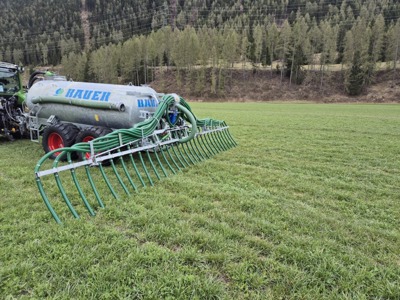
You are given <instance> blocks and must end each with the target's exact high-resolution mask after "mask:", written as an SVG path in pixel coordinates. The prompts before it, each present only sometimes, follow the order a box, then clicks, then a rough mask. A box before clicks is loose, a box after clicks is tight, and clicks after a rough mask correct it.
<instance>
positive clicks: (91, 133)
mask: <svg viewBox="0 0 400 300" xmlns="http://www.w3.org/2000/svg"><path fill="white" fill-rule="evenodd" d="M111 132H112V130H111V129H109V128H104V127H87V128H84V129H82V130H81V131H80V132H79V134H78V135H77V136H76V139H75V143H82V142H84V143H87V142H90V141H91V140H94V139H95V138H98V137H101V136H105V135H107V134H109V133H111ZM78 158H79V159H80V160H83V159H89V158H90V153H89V152H86V153H82V152H78ZM103 164H104V165H107V163H106V162H104V163H103Z"/></svg>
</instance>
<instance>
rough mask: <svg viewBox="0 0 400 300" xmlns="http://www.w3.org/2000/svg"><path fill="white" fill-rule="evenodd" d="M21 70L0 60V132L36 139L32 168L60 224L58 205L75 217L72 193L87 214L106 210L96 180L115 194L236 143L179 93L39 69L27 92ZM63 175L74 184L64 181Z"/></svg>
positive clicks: (225, 129)
mask: <svg viewBox="0 0 400 300" xmlns="http://www.w3.org/2000/svg"><path fill="white" fill-rule="evenodd" d="M22 71H23V69H22V68H20V67H18V66H16V65H11V64H6V63H0V118H1V124H0V130H1V134H2V135H4V136H6V137H8V138H9V139H10V140H12V139H14V138H15V136H29V137H30V139H31V140H32V141H36V142H39V141H40V140H41V144H42V147H43V149H44V152H45V155H44V156H43V157H42V158H41V159H40V160H39V161H38V163H37V164H36V166H35V170H34V173H35V178H36V183H37V186H38V189H39V192H40V194H41V196H42V198H43V201H44V203H45V205H46V207H47V208H48V210H49V211H50V213H51V215H52V216H53V218H54V220H55V221H56V222H57V223H61V219H60V216H59V214H58V213H57V210H61V211H62V210H63V209H62V207H60V203H64V204H66V208H67V211H68V212H69V213H71V214H72V215H73V216H74V217H75V218H79V216H80V214H79V211H80V209H76V206H77V205H78V202H79V201H78V202H77V200H76V199H80V200H81V201H82V203H83V207H84V208H85V210H87V212H88V213H89V215H92V216H94V215H95V210H96V207H101V208H104V207H105V204H104V200H103V197H102V196H101V192H99V188H98V186H99V185H102V186H105V187H106V190H107V191H108V193H109V194H110V196H111V197H113V198H116V199H119V198H120V196H119V194H118V191H117V188H116V186H117V187H119V188H120V189H122V191H123V192H124V193H125V194H127V195H129V194H130V191H131V190H133V191H137V190H138V188H139V187H145V186H146V185H151V186H152V185H153V184H154V180H155V179H158V180H160V179H161V178H162V177H168V176H169V175H170V174H175V173H177V172H179V171H181V170H182V169H183V168H185V167H187V166H189V165H193V164H196V163H198V162H201V161H203V160H204V159H207V158H210V157H212V156H214V155H216V154H217V153H219V152H221V151H224V150H228V149H230V148H232V147H234V146H235V145H236V142H235V141H234V139H233V138H232V136H231V135H230V133H229V130H228V126H227V125H226V123H225V122H223V121H219V120H214V119H209V118H207V119H198V118H196V116H195V115H194V113H193V112H192V110H191V108H190V106H189V105H188V103H187V102H186V101H185V100H184V99H183V98H182V97H180V96H178V95H176V94H160V93H157V92H156V91H155V90H154V89H152V88H150V87H147V86H134V85H131V84H130V85H114V84H101V83H86V82H74V81H68V80H66V78H65V77H63V76H57V75H54V74H53V73H50V72H40V71H39V72H34V73H33V74H32V75H31V77H30V79H29V83H28V86H27V91H24V90H23V87H22V84H21V78H20V74H21V72H22ZM61 174H64V175H65V174H67V175H68V176H64V175H63V176H62V175H61ZM49 178H54V180H55V184H54V181H51V183H50V181H49ZM62 178H63V179H64V178H68V181H69V182H72V183H70V184H68V187H64V184H63V182H64V181H65V180H62ZM71 179H72V181H71ZM44 181H46V186H47V187H49V186H50V187H49V189H50V190H51V193H52V194H54V190H59V195H60V198H61V201H51V200H50V197H48V195H47V193H46V191H45V184H44ZM82 182H84V184H82ZM52 183H53V184H52ZM101 190H102V189H101ZM89 194H90V195H89ZM62 214H65V212H64V213H62Z"/></svg>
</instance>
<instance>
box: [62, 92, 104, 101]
mask: <svg viewBox="0 0 400 300" xmlns="http://www.w3.org/2000/svg"><path fill="white" fill-rule="evenodd" d="M110 96H111V92H105V91H94V90H79V89H76V90H75V89H68V91H67V93H66V94H65V97H66V98H72V99H80V100H93V101H104V102H108V100H109V98H110Z"/></svg>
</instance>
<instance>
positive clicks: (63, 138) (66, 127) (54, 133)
mask: <svg viewBox="0 0 400 300" xmlns="http://www.w3.org/2000/svg"><path fill="white" fill-rule="evenodd" d="M78 132H79V129H78V127H76V126H75V125H73V124H70V123H58V124H55V125H50V126H47V127H46V128H45V129H44V131H43V137H42V145H43V149H44V152H45V153H48V152H50V151H53V150H56V149H59V148H63V147H70V146H72V145H73V144H74V143H75V138H76V135H77V134H78ZM58 155H60V152H55V153H54V154H53V155H52V156H51V158H53V159H54V158H56V157H57V156H58ZM72 158H74V155H72ZM61 160H63V161H65V160H67V156H66V155H64V156H63V157H61Z"/></svg>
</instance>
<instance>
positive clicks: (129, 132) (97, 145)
mask: <svg viewBox="0 0 400 300" xmlns="http://www.w3.org/2000/svg"><path fill="white" fill-rule="evenodd" d="M48 100H49V101H50V100H51V101H53V102H56V101H55V100H56V99H53V98H52V99H48ZM37 101H38V102H40V101H43V99H39V98H38V99H37ZM57 101H58V100H57ZM74 104H75V105H80V103H74ZM106 105H107V107H106ZM106 105H105V106H104V107H101V108H108V109H118V108H117V107H111V106H110V103H108V104H106ZM171 107H175V108H177V109H178V110H179V111H180V116H181V117H182V118H183V119H184V120H185V121H187V122H188V123H190V124H191V127H190V129H187V130H189V132H188V133H186V132H185V133H183V136H182V135H181V133H180V132H176V131H175V132H173V131H171V132H170V133H169V134H171V136H172V137H174V138H175V139H178V143H177V144H176V149H177V150H178V153H179V155H180V156H181V157H182V158H183V160H184V161H185V163H183V161H182V160H181V159H180V156H179V155H178V154H177V153H176V152H175V149H174V147H171V148H172V151H173V153H174V154H175V157H176V159H177V160H178V161H179V162H180V163H181V165H182V166H183V167H185V166H186V165H189V162H188V161H187V160H186V158H185V156H186V157H187V158H188V159H189V160H190V162H191V163H192V164H194V163H196V162H200V161H202V160H203V159H204V157H205V156H207V157H208V156H209V155H210V153H208V152H210V151H209V150H208V148H207V145H206V144H205V145H204V147H202V146H201V143H199V145H200V146H201V147H200V148H201V149H202V150H203V152H204V154H202V153H201V151H200V148H199V147H198V146H197V143H194V144H192V142H191V141H192V140H194V139H195V137H196V135H198V134H199V135H200V140H199V142H203V144H204V139H203V138H202V135H203V134H204V133H205V132H206V133H207V129H208V128H210V129H215V128H224V127H225V126H226V124H225V123H224V122H223V121H219V120H214V119H201V120H199V119H197V118H196V116H195V115H194V114H193V112H192V110H191V108H190V106H189V105H188V104H187V102H186V101H185V100H184V99H183V98H182V97H179V96H177V95H165V96H163V98H162V100H161V101H160V104H159V106H158V108H157V110H156V111H155V113H154V115H153V116H152V117H151V118H149V119H147V120H145V121H143V122H140V123H138V124H136V125H135V126H134V127H133V128H129V129H119V130H115V131H113V132H111V133H109V134H107V135H105V136H102V137H98V138H96V139H94V140H92V141H91V143H87V142H82V143H77V144H75V145H73V146H71V147H66V148H60V149H56V150H53V151H50V152H48V153H47V154H45V155H44V156H43V157H42V158H41V159H40V160H39V161H38V163H37V164H36V167H35V170H34V171H35V175H36V183H37V186H38V189H39V192H40V194H41V196H42V198H43V201H44V202H45V205H46V207H47V208H48V210H49V211H50V213H51V214H52V216H53V218H54V219H55V221H56V222H57V223H61V220H60V218H59V217H58V215H57V213H56V212H55V211H54V209H53V207H52V205H51V204H50V201H49V199H48V197H47V195H46V193H45V191H44V188H43V184H42V182H41V179H40V174H41V173H40V169H41V167H42V165H43V164H44V163H45V162H46V161H47V160H48V159H49V158H51V157H52V155H53V154H54V153H57V152H58V153H60V155H59V156H58V157H57V158H56V160H55V161H54V163H53V169H57V167H58V162H59V160H60V158H61V157H65V156H67V157H68V158H70V157H71V153H74V152H80V153H88V152H91V151H93V152H94V153H101V152H107V151H110V150H112V149H117V148H118V147H120V146H121V145H128V149H131V148H134V147H135V145H136V146H137V145H139V144H138V141H140V140H141V139H144V138H150V139H153V138H152V137H151V136H152V135H153V134H154V131H155V130H156V129H157V127H158V126H159V123H160V120H161V119H162V118H163V116H165V115H168V113H169V110H170V108H171ZM97 108H100V107H97ZM172 129H173V128H172ZM199 129H200V131H199ZM213 135H215V141H216V142H218V143H219V144H222V143H223V142H224V141H223V140H222V138H223V137H222V136H220V135H219V133H218V132H217V133H213V132H211V134H210V136H213ZM210 138H211V137H210ZM226 139H228V142H229V140H231V141H233V139H231V137H230V135H228V138H226ZM175 143H176V142H175ZM179 144H180V145H181V146H179ZM185 144H186V147H185V146H184V145H185ZM91 145H92V147H93V149H91ZM234 145H235V144H234V141H233V142H229V147H230V146H234ZM172 146H174V145H173V144H172ZM181 147H182V150H183V152H182V151H181V150H180V148H181ZM214 147H215V145H214ZM229 147H228V146H227V147H224V146H222V145H221V148H218V151H216V152H217V153H218V152H219V150H222V148H229ZM186 149H187V150H188V151H186ZM205 149H207V151H204V150H205ZM211 149H212V148H211ZM165 150H167V153H168V154H169V156H170V157H171V158H172V156H171V153H170V152H169V151H168V147H166V148H165ZM224 150H225V149H224ZM161 151H163V149H162V148H161ZM211 151H212V150H211ZM145 152H146V153H147V156H148V159H149V162H150V164H151V167H152V169H153V171H154V173H155V175H156V176H157V178H158V179H160V176H159V174H158V172H157V170H156V167H155V165H154V164H153V162H152V160H151V156H150V154H149V152H148V150H145ZM212 152H214V151H212ZM189 154H190V155H189ZM138 155H139V158H140V160H141V163H142V167H143V169H144V171H145V173H146V176H147V178H148V180H149V182H150V184H151V185H153V181H152V179H151V177H150V175H149V173H148V170H147V168H146V166H145V164H144V161H143V159H142V155H141V152H139V153H138ZM162 155H163V158H164V159H165V160H166V157H165V155H164V152H162ZM155 156H156V159H157V162H158V165H160V166H161V168H162V171H163V173H164V175H165V176H167V172H166V171H165V169H164V167H163V166H162V164H161V161H160V158H159V157H158V155H155ZM130 158H131V162H132V165H133V167H134V169H135V172H136V173H137V176H138V178H139V179H140V181H141V183H142V185H143V186H145V183H144V181H143V179H142V177H141V175H140V173H139V171H138V170H137V168H136V165H135V163H134V161H133V157H132V155H131V154H130ZM172 160H173V163H174V164H175V166H177V169H178V170H180V167H179V166H178V164H177V163H176V161H175V160H174V159H173V158H172ZM110 161H111V165H112V170H113V172H114V175H115V176H116V178H117V179H118V182H119V183H120V185H121V186H122V188H123V189H124V191H125V192H126V194H129V192H128V189H127V186H126V185H125V184H124V182H123V180H122V178H121V177H120V174H119V173H118V172H117V171H116V168H115V165H114V163H113V161H112V159H110ZM166 161H167V160H166ZM69 163H70V164H71V161H70V159H69ZM167 164H168V166H169V168H170V169H171V170H172V171H173V173H175V172H174V170H173V168H172V166H171V164H169V163H168V161H167ZM85 167H86V168H87V165H86V166H85ZM99 167H100V171H101V173H102V175H103V179H104V181H105V183H106V184H107V186H108V187H109V189H110V191H111V192H112V194H113V195H114V197H115V198H117V199H118V195H117V194H116V192H115V191H114V190H113V188H112V187H111V183H110V181H109V179H108V178H107V176H106V174H105V173H104V170H103V167H102V164H101V162H100V164H99ZM123 167H124V174H125V175H127V171H128V170H127V169H126V166H125V164H123ZM87 172H88V169H87ZM71 175H72V178H73V180H74V183H75V186H76V187H77V189H78V193H79V195H80V197H81V198H82V199H83V201H84V204H85V205H86V207H87V209H88V211H89V213H90V214H91V215H94V214H95V213H94V211H93V210H92V208H91V207H90V205H89V203H88V202H87V200H86V197H85V196H84V194H83V191H82V190H81V188H80V185H79V183H78V181H77V177H76V175H75V173H74V171H73V170H72V171H71ZM54 176H55V179H56V183H57V186H58V189H59V190H60V193H61V195H62V197H63V198H64V202H65V203H66V204H67V206H68V208H69V209H70V211H71V213H72V214H73V215H74V217H75V218H79V216H78V214H77V212H76V211H75V209H74V208H73V206H72V203H71V202H70V200H69V199H68V197H67V195H66V192H65V190H64V188H63V186H62V184H61V181H60V178H59V174H58V171H57V173H54ZM127 177H128V180H129V182H130V184H131V185H132V186H133V187H134V189H135V190H136V186H135V184H134V183H133V181H132V178H131V177H129V175H127ZM88 178H89V181H90V184H91V186H92V188H93V189H94V190H95V186H94V183H93V180H92V178H91V176H90V172H89V173H88ZM96 192H97V191H95V193H96ZM96 199H97V200H98V202H99V203H100V206H101V207H104V205H103V203H102V201H101V199H100V197H99V195H98V194H97V193H96Z"/></svg>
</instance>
